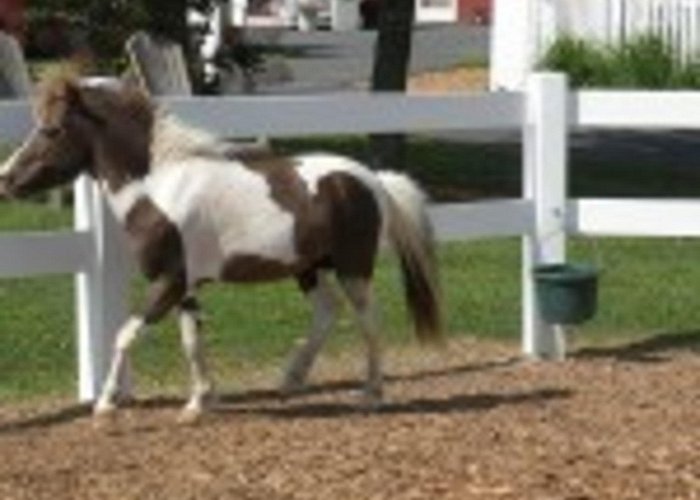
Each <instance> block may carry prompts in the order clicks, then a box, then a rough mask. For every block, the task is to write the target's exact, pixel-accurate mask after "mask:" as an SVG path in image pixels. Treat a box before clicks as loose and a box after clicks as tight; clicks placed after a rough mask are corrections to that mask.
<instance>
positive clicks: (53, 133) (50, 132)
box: [41, 127, 61, 139]
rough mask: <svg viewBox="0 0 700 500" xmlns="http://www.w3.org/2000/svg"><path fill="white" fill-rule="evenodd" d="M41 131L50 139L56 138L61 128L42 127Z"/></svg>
mask: <svg viewBox="0 0 700 500" xmlns="http://www.w3.org/2000/svg"><path fill="white" fill-rule="evenodd" d="M41 133H42V135H44V136H45V137H48V138H49V139H55V138H56V137H58V134H60V133H61V129H60V128H59V127H42V128H41Z"/></svg>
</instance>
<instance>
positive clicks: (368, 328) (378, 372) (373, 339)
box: [340, 276, 382, 409]
mask: <svg viewBox="0 0 700 500" xmlns="http://www.w3.org/2000/svg"><path fill="white" fill-rule="evenodd" d="M340 283H341V285H342V287H343V290H344V291H345V294H346V295H347V297H348V299H349V300H350V303H351V304H352V307H353V309H354V310H355V313H356V314H357V319H358V323H359V326H360V331H361V332H362V336H363V337H364V340H365V345H366V348H367V385H366V386H365V402H366V404H367V406H368V408H370V409H375V408H377V407H378V406H379V405H380V404H381V401H382V353H381V345H380V342H379V335H378V328H377V314H376V308H375V304H374V297H373V292H372V285H371V283H370V281H369V279H367V278H349V277H343V276H341V277H340Z"/></svg>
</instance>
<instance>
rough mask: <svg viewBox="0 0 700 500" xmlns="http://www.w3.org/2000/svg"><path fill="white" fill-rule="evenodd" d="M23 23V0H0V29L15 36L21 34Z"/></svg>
mask: <svg viewBox="0 0 700 500" xmlns="http://www.w3.org/2000/svg"><path fill="white" fill-rule="evenodd" d="M23 24H24V0H1V1H0V30H3V31H7V32H9V33H11V34H13V35H15V36H17V37H20V36H21V35H22V27H23Z"/></svg>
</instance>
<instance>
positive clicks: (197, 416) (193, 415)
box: [177, 408, 203, 425]
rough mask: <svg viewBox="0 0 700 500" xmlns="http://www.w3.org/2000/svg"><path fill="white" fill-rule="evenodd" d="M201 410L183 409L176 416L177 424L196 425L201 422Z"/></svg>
mask: <svg viewBox="0 0 700 500" xmlns="http://www.w3.org/2000/svg"><path fill="white" fill-rule="evenodd" d="M202 415H203V412H202V409H201V408H184V409H182V410H181V411H180V414H179V415H178V416H177V423H178V424H180V425H196V424H198V423H199V422H201V421H202Z"/></svg>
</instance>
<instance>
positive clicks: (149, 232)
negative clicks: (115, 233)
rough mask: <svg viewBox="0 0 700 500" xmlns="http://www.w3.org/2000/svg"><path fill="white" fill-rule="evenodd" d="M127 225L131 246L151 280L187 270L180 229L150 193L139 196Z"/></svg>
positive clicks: (142, 269) (129, 215)
mask: <svg viewBox="0 0 700 500" xmlns="http://www.w3.org/2000/svg"><path fill="white" fill-rule="evenodd" d="M124 225H125V229H126V232H127V235H128V237H129V244H130V246H131V249H132V250H133V252H134V254H135V255H136V256H137V258H138V262H139V266H140V267H141V271H142V272H143V274H144V275H145V276H146V277H147V278H148V279H149V280H154V279H156V278H158V277H160V276H162V275H164V274H179V273H184V272H185V251H184V245H183V243H182V238H181V236H180V232H179V231H178V229H177V227H175V225H174V224H173V223H172V222H170V220H168V218H167V217H166V216H165V214H164V213H163V212H161V210H160V209H159V208H158V207H157V206H156V205H155V204H154V203H153V202H152V201H151V200H150V199H149V198H148V197H146V196H144V197H142V198H139V200H138V201H137V202H136V203H135V204H134V206H133V207H132V208H131V210H130V211H129V213H128V214H127V216H126V220H125V224H124Z"/></svg>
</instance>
